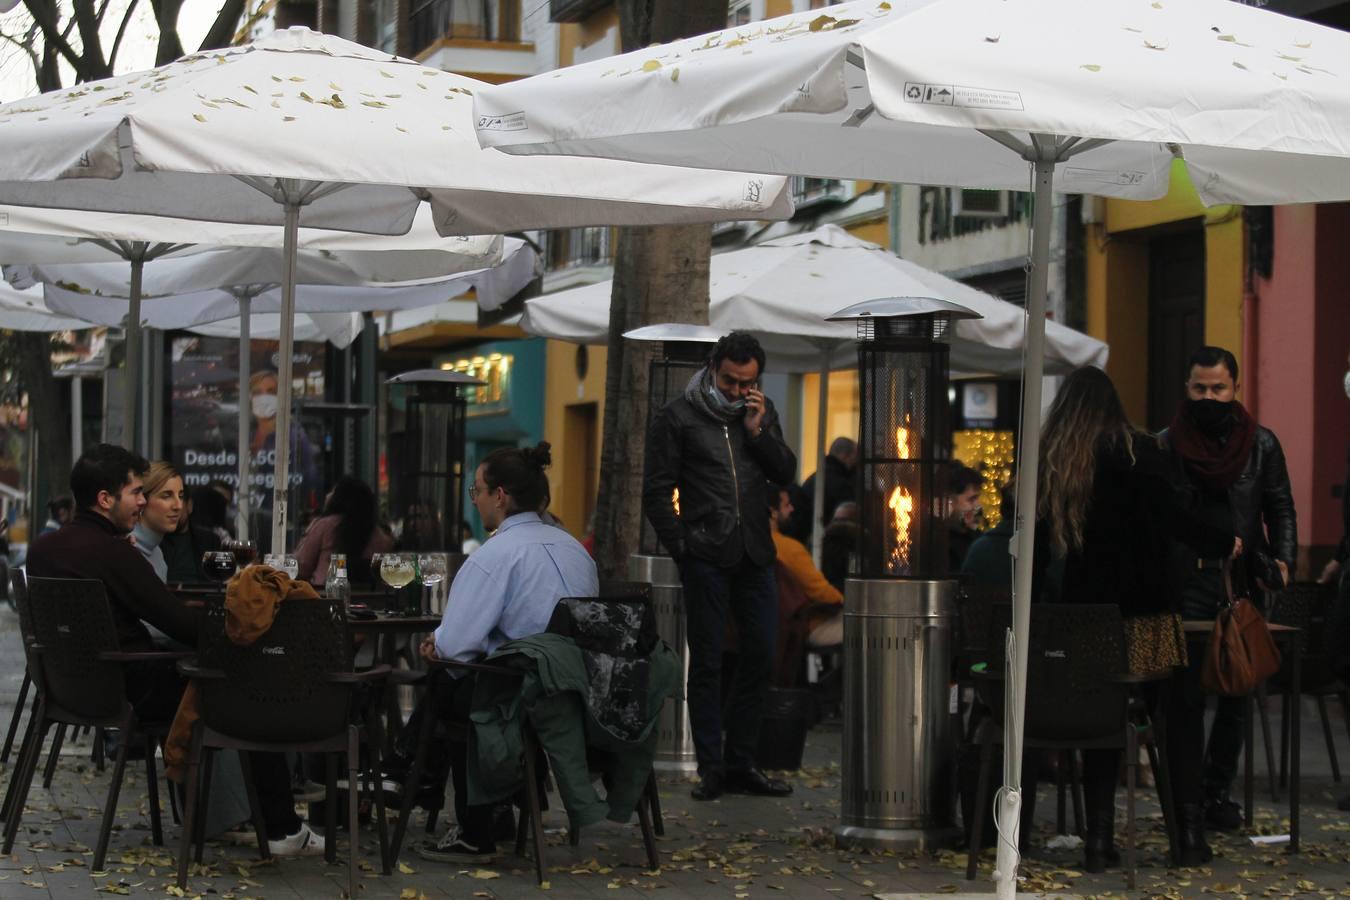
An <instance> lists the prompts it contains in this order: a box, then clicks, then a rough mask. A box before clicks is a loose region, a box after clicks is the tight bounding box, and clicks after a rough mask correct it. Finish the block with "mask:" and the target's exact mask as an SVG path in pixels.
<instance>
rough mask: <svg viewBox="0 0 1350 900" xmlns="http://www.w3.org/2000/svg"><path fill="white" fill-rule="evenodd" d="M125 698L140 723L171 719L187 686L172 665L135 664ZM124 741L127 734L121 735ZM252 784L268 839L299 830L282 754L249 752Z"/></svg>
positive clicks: (128, 676) (278, 838)
mask: <svg viewBox="0 0 1350 900" xmlns="http://www.w3.org/2000/svg"><path fill="white" fill-rule="evenodd" d="M126 683H127V699H128V700H130V701H131V705H132V707H133V708H134V709H135V710H136V716H137V718H139V719H140V720H141V721H142V722H170V721H172V720H173V717H174V716H175V715H176V714H177V712H178V703H179V701H180V700H182V699H183V689H184V688H185V687H186V686H187V685H186V684H185V683H184V681H183V679H182V678H180V677H179V676H178V673H177V672H175V671H174V670H173V669H172V668H170V667H168V666H161V665H146V666H137V667H134V668H131V669H129V670H128V671H127V678H126ZM122 738H123V740H125V739H126V738H127V735H123V736H122ZM249 764H250V766H251V768H252V770H253V784H254V786H255V787H257V789H258V805H259V806H261V807H262V817H263V822H264V823H266V825H267V837H268V839H269V840H274V841H275V840H280V839H281V838H284V837H286V836H287V835H289V834H295V833H296V832H297V831H299V830H300V821H301V820H300V817H299V816H297V815H296V814H295V800H294V799H292V797H291V773H290V768H289V767H288V766H287V765H286V756H285V754H282V753H256V752H253V753H249Z"/></svg>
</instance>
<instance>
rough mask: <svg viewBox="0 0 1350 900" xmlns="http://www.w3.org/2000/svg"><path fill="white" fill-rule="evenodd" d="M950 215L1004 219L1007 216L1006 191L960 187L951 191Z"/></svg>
mask: <svg viewBox="0 0 1350 900" xmlns="http://www.w3.org/2000/svg"><path fill="white" fill-rule="evenodd" d="M952 215H954V216H967V217H969V218H975V219H1004V218H1007V216H1008V192H1007V191H986V190H980V189H978V188H961V189H960V190H955V191H952Z"/></svg>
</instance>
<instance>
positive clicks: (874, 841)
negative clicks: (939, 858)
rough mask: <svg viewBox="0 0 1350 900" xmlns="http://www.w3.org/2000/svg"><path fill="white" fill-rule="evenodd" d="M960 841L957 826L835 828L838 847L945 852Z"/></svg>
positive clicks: (841, 826)
mask: <svg viewBox="0 0 1350 900" xmlns="http://www.w3.org/2000/svg"><path fill="white" fill-rule="evenodd" d="M960 840H961V829H960V828H957V827H954V826H943V827H936V828H864V827H863V826H861V825H836V826H835V828H834V842H835V844H836V845H837V846H839V847H844V848H853V847H857V848H862V849H864V850H923V851H928V850H945V849H949V848H952V847H955V846H956V845H957V844H958V843H960ZM897 896H900V895H897ZM916 896H920V895H916Z"/></svg>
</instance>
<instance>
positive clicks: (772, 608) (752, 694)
mask: <svg viewBox="0 0 1350 900" xmlns="http://www.w3.org/2000/svg"><path fill="white" fill-rule="evenodd" d="M680 580H681V582H682V583H683V585H684V612H685V622H686V627H687V631H688V642H689V683H688V686H687V689H686V696H687V698H688V702H689V722H690V725H691V726H692V731H693V736H694V752H695V754H696V755H697V757H698V770H699V774H702V775H706V774H708V773H709V772H714V771H717V772H720V771H725V770H728V769H731V770H742V769H747V768H750V767H751V766H753V765H754V763H755V743H756V742H757V741H758V739H759V720H760V717H761V716H762V715H763V712H764V696H765V693H766V692H767V690H768V688H769V674H770V671H771V669H772V666H773V653H774V647H775V646H776V642H777V639H778V635H777V632H778V587H777V584H776V583H775V581H774V575H773V567H772V566H757V565H755V564H754V563H753V562H751V561H750V559H749V558H748V557H744V556H743V557H742V558H741V561H740V562H739V563H737V564H736V565H735V566H732V567H730V568H726V569H723V568H719V567H717V566H714V565H711V564H709V563H706V562H703V561H702V560H699V559H693V558H686V559H684V560H681V562H680ZM728 621H733V622H735V623H736V641H737V656H738V659H737V663H736V673H735V676H734V681H733V682H732V685H731V691H730V693H729V694H728V695H727V699H726V708H725V713H726V742H725V753H724V752H723V737H722V732H723V704H722V646H723V643H724V640H725V638H726V633H727V622H728Z"/></svg>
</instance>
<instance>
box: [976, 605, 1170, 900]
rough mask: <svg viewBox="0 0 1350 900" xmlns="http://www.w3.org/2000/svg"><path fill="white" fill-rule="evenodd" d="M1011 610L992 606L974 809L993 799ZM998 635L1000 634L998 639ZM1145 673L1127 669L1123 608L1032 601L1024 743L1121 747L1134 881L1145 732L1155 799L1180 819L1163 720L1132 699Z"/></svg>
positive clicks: (980, 818)
mask: <svg viewBox="0 0 1350 900" xmlns="http://www.w3.org/2000/svg"><path fill="white" fill-rule="evenodd" d="M1011 623H1012V610H1011V607H1009V606H1007V605H1002V604H1000V605H997V606H995V607H994V608H993V610H992V616H991V627H990V632H989V633H990V635H991V640H990V641H989V642H988V646H987V648H986V650H987V657H988V658H989V673H988V674H989V677H988V678H987V679H983V680H982V683H981V684H980V686H979V692H980V695H981V699H982V700H983V702H984V703H985V704H986V705H987V706H988V707H989V709H990V712H991V714H990V716H989V717H988V718H986V719H985V720H984V721H983V722H982V723H981V724H980V729H979V735H978V741H979V743H980V748H981V753H980V776H979V786H978V788H977V789H976V800H975V803H976V806H975V808H976V810H981V809H984V808H985V807H987V806H988V805H989V799H990V798H989V791H990V781H991V769H992V762H993V750H994V747H995V746H996V745H997V744H1001V743H1002V742H1003V729H1002V724H1001V723H1002V721H1003V711H1004V700H1003V686H1004V682H1003V678H1002V676H1003V668H1004V662H1003V660H1004V653H1003V643H1002V641H1001V639H1000V638H1001V636H1002V635H1003V634H1004V633H1005V632H1006V630H1007V629H1008V628H1009V627H1010V626H1011ZM995 635H997V636H999V637H994V636H995ZM1146 680H1147V679H1140V678H1134V677H1132V676H1129V675H1128V674H1127V664H1126V653H1125V631H1124V626H1123V624H1122V621H1121V616H1120V608H1119V607H1117V606H1114V605H1111V604H1086V603H1039V604H1035V605H1033V606H1032V615H1031V634H1030V646H1029V647H1027V687H1026V710H1025V716H1024V719H1023V732H1024V734H1023V743H1024V746H1025V747H1026V748H1029V749H1030V748H1042V749H1047V750H1054V751H1065V750H1090V749H1104V750H1123V751H1124V752H1125V765H1126V788H1127V793H1126V871H1127V881H1128V885H1129V887H1130V889H1131V890H1133V889H1134V885H1135V870H1136V859H1135V857H1136V841H1135V815H1134V813H1135V788H1136V784H1137V769H1138V765H1139V753H1138V741H1139V740H1140V739H1141V738H1142V739H1143V740H1144V742H1145V746H1146V747H1147V749H1148V753H1149V761H1150V763H1151V764H1152V766H1153V769H1154V772H1155V773H1156V775H1157V789H1158V797H1159V800H1160V801H1161V803H1162V806H1163V814H1164V818H1165V819H1166V821H1167V822H1168V823H1169V825H1170V824H1171V823H1172V822H1174V821H1175V818H1174V817H1173V815H1172V810H1171V791H1170V787H1169V784H1170V782H1169V777H1168V769H1167V762H1166V759H1167V758H1166V754H1165V753H1160V752H1159V750H1158V748H1159V746H1165V740H1164V735H1163V734H1162V731H1163V728H1162V720H1161V717H1159V718H1158V719H1157V720H1156V721H1155V720H1153V719H1152V718H1151V717H1150V716H1149V714H1148V711H1147V710H1146V709H1144V708H1143V706H1142V705H1141V704H1138V703H1133V702H1132V697H1131V693H1132V687H1133V685H1135V684H1139V683H1143V682H1144V681H1146ZM983 824H984V817H983V816H980V815H977V816H976V818H975V821H974V825H973V829H972V831H973V839H972V842H971V850H970V852H969V854H968V856H967V861H966V878H967V880H971V879H974V877H975V872H976V868H977V865H978V861H979V851H980V847H981V843H982V837H983V835H982V831H983Z"/></svg>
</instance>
